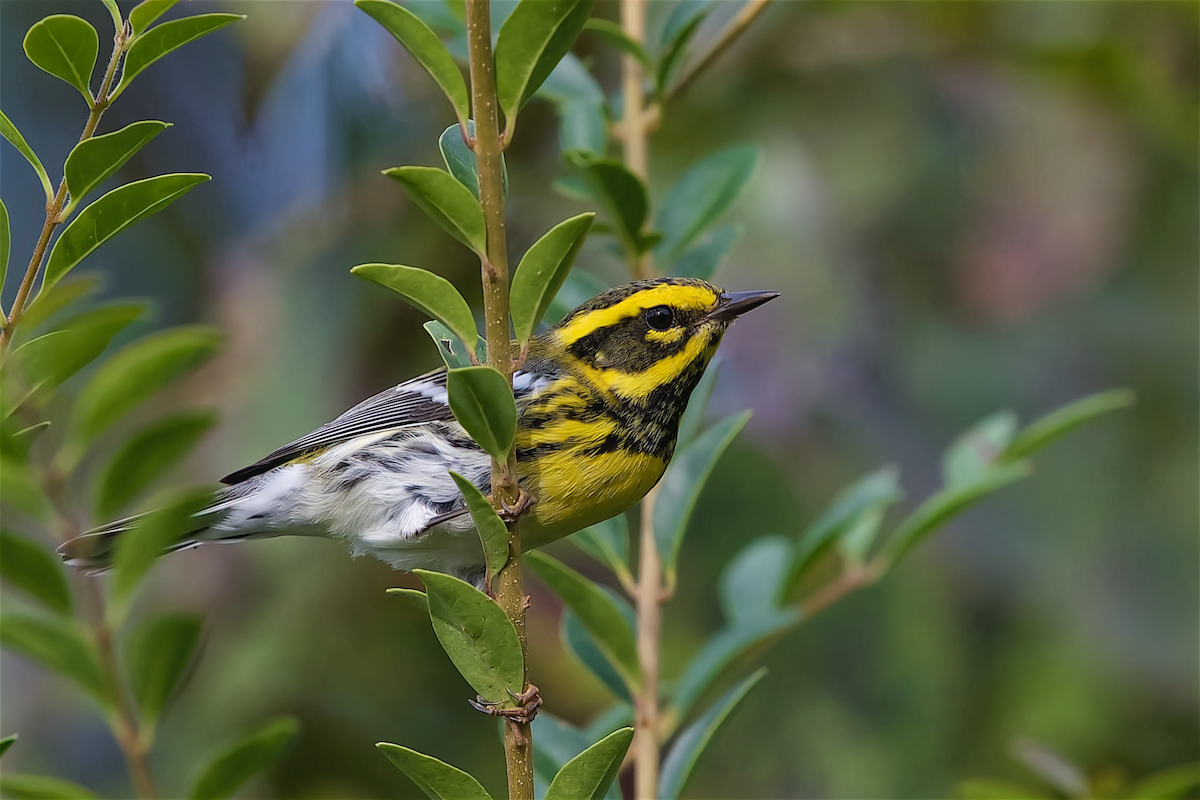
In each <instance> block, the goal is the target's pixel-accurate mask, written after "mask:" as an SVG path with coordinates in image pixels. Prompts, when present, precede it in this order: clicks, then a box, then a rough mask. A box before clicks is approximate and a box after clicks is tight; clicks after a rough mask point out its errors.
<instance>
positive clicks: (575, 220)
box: [511, 212, 596, 345]
mask: <svg viewBox="0 0 1200 800" xmlns="http://www.w3.org/2000/svg"><path fill="white" fill-rule="evenodd" d="M595 218H596V215H595V214H593V213H591V212H588V213H586V214H580V215H579V216H577V217H571V218H570V219H567V220H563V221H562V222H560V223H558V224H557V225H555V226H554V227H553V228H551V229H550V230H548V231H547V232H546V233H545V234H544V235H543V236H542V237H541V238H540V239H538V240H537V241H536V242H534V243H533V246H532V247H530V248H529V250H527V251H526V252H525V255H524V256H522V257H521V263H520V264H518V265H517V271H516V273H515V274H514V275H513V280H512V290H511V291H512V294H511V298H512V299H511V312H512V321H513V330H515V331H516V335H517V341H518V342H520V343H521V344H522V345H524V344H525V343H526V342H527V341H529V339H530V337H532V336H533V333H534V331H535V330H537V325H538V323H539V322H541V321H542V316H543V315H545V313H546V309H547V308H549V307H550V301H551V300H553V299H554V296H555V295H556V294H558V290H559V289H560V288H562V285H563V281H565V280H566V278H567V274H568V273H569V272H570V271H571V264H573V263H574V261H575V256H577V255H578V254H579V249H580V248H581V247H583V243H584V241H585V240H586V239H587V233H588V229H589V228H591V227H592V221H593V220H594V219H595Z"/></svg>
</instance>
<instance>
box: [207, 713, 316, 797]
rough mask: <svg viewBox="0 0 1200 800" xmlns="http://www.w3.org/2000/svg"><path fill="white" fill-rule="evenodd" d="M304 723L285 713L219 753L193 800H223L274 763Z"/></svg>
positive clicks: (208, 768) (208, 767)
mask: <svg viewBox="0 0 1200 800" xmlns="http://www.w3.org/2000/svg"><path fill="white" fill-rule="evenodd" d="M299 730H300V723H298V722H297V721H296V720H295V719H293V718H291V717H281V718H280V719H277V720H275V721H274V722H271V723H270V724H268V725H266V726H265V727H264V728H262V729H261V730H259V731H258V732H256V733H253V734H251V735H250V736H247V737H246V738H244V739H242V740H241V741H240V742H239V743H237V744H236V745H234V746H233V747H231V748H229V749H228V750H226V751H225V752H223V753H221V754H220V755H219V756H217V757H216V758H215V759H214V760H213V761H212V762H211V763H210V764H209V765H208V766H207V767H206V768H205V769H204V771H203V772H201V773H200V777H199V778H198V779H197V780H196V782H195V783H193V784H192V789H191V791H190V792H189V793H188V797H189V798H191V800H223V798H227V797H230V796H232V795H233V793H234V792H236V791H237V790H238V789H239V788H240V787H241V786H242V784H244V783H245V782H246V781H248V780H250V779H251V778H253V777H254V776H255V775H257V774H258V773H260V772H262V771H263V770H264V769H266V768H267V767H269V766H271V764H273V763H274V762H275V761H276V760H277V759H278V758H279V757H280V756H281V755H283V751H284V750H285V749H286V748H287V746H288V745H289V744H291V742H292V739H294V738H295V737H296V733H297V731H299Z"/></svg>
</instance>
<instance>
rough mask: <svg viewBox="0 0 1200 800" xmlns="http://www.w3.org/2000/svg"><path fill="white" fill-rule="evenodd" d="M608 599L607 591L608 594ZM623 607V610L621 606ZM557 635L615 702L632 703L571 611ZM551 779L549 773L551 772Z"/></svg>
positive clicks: (632, 622)
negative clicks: (614, 698) (604, 687)
mask: <svg viewBox="0 0 1200 800" xmlns="http://www.w3.org/2000/svg"><path fill="white" fill-rule="evenodd" d="M609 594H610V596H611V592H610V593H609ZM614 602H616V603H617V607H618V608H619V609H621V610H624V608H627V607H628V603H624V601H623V600H622V601H616V599H615V598H614ZM623 605H624V608H623V607H622V606H623ZM623 616H625V617H626V622H628V624H629V627H630V629H631V630H632V629H633V628H634V627H635V625H636V621H635V620H634V619H633V615H632V614H624V615H623ZM559 636H560V638H561V639H562V643H563V644H564V645H565V646H566V648H567V650H569V651H570V652H571V653H572V654H574V656H575V657H576V658H577V659H579V663H580V664H583V666H584V667H586V668H587V670H588V671H589V672H591V673H592V674H593V675H595V676H596V678H598V679H599V680H600V682H601V683H603V684H604V685H605V686H606V687H608V690H609V691H610V692H612V693H613V696H615V697H616V698H617V699H618V700H624V701H625V702H627V703H629V702H632V701H633V698H632V696H631V695H630V693H629V687H628V686H627V685H626V684H625V679H624V678H623V677H621V673H620V671H619V670H617V668H616V667H614V666H613V664H612V661H611V660H609V657H608V655H607V654H606V653H605V652H604V650H603V649H602V648H601V647H600V645H599V644H597V643H596V639H595V637H593V636H592V634H590V633H588V630H587V628H585V627H583V623H582V622H580V620H579V615H578V614H576V613H575V612H573V611H572V610H571V609H569V608H568V609H566V610H565V611H563V615H562V622H561V624H560V631H559ZM551 777H553V773H551Z"/></svg>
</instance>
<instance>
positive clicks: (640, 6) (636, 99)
mask: <svg viewBox="0 0 1200 800" xmlns="http://www.w3.org/2000/svg"><path fill="white" fill-rule="evenodd" d="M621 28H622V30H624V32H625V35H626V36H628V37H629V38H630V39H632V40H633V41H635V42H637V43H638V44H643V43H644V42H645V41H646V0H621ZM644 82H645V75H644V74H643V73H642V65H641V62H639V61H638V60H637V59H636V58H634V57H633V56H631V55H626V56H625V57H624V59H622V61H621V92H622V97H623V98H624V104H623V108H622V112H621V125H622V128H623V131H622V136H621V138H622V140H623V142H624V145H625V148H624V160H625V166H626V167H628V168H629V171H630V172H632V173H633V174H634V175H637V176H638V177H639V178H641V179H642V182H643V183H645V182H646V179H647V173H648V172H649V164H650V140H649V137H648V136H647V132H648V131H649V128H648V127H647V125H646V121H647V118H646V97H645V93H644V92H643V90H642V87H643V84H644ZM629 265H630V268H631V269H632V271H633V277H634V278H635V279H636V280H644V279H646V278H649V277H650V273H651V272H652V268H651V265H650V254H649V253H643V254H642V255H641V256H631V257H630V264H629Z"/></svg>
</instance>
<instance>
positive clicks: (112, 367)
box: [72, 325, 221, 444]
mask: <svg viewBox="0 0 1200 800" xmlns="http://www.w3.org/2000/svg"><path fill="white" fill-rule="evenodd" d="M220 345H221V334H220V333H219V332H218V331H217V330H216V329H214V328H210V327H207V326H204V325H183V326H180V327H177V328H170V329H168V330H165V331H160V332H158V333H155V334H151V335H150V336H146V337H144V338H142V339H138V340H137V341H135V342H132V343H130V344H128V345H126V346H125V347H123V348H122V349H121V350H120V351H118V352H117V353H116V354H115V355H113V356H112V358H110V359H108V360H107V361H105V362H104V364H103V365H101V367H100V369H98V370H97V371H96V374H95V375H93V376H92V379H91V381H89V382H88V384H87V386H85V387H84V389H83V391H82V392H80V394H79V399H78V400H77V401H76V403H75V412H74V416H73V418H72V424H73V426H74V434H75V436H76V438H77V439H78V441H79V442H80V443H82V444H86V443H88V442H90V441H91V440H92V439H94V438H95V437H96V436H97V435H98V434H100V433H101V432H103V431H104V430H105V429H107V428H108V427H109V426H110V425H112V424H113V423H114V422H116V421H117V420H118V419H120V418H121V417H122V416H124V415H125V414H126V413H128V412H129V411H131V410H133V408H134V407H136V406H137V405H138V404H139V403H141V402H142V401H143V400H146V399H147V398H148V397H150V396H151V395H153V394H154V393H155V392H157V391H158V390H159V389H161V388H162V387H164V386H166V385H167V384H169V383H171V382H172V381H173V380H175V379H176V378H179V377H181V376H182V375H185V374H187V373H188V372H190V371H191V370H193V369H195V368H196V367H198V366H199V365H200V364H202V363H204V362H205V361H207V360H208V359H209V358H211V357H212V356H213V355H215V354H216V352H217V350H218V349H219V348H220Z"/></svg>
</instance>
